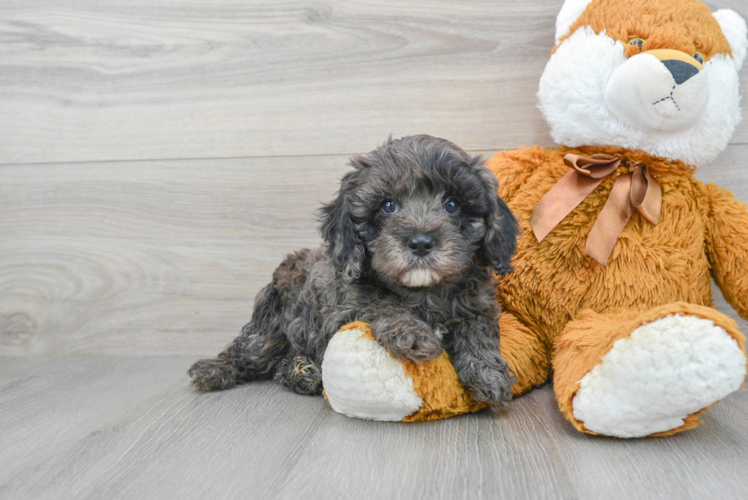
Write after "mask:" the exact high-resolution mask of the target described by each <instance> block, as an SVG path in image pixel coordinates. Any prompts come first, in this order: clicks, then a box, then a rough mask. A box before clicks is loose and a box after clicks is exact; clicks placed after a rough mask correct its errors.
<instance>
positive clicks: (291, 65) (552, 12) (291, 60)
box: [0, 0, 748, 164]
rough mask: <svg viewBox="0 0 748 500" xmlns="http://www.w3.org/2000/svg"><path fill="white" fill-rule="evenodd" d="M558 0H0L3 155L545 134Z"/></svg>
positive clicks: (340, 146) (286, 149)
mask: <svg viewBox="0 0 748 500" xmlns="http://www.w3.org/2000/svg"><path fill="white" fill-rule="evenodd" d="M561 4H562V2H561V0H533V1H527V0H512V1H502V2H496V1H492V0H473V1H467V0H465V1H461V2H440V1H438V0H430V1H423V0H404V1H400V2H397V5H396V7H395V6H394V4H392V3H391V2H389V1H386V0H377V1H363V2H347V1H344V0H323V1H317V2H308V1H302V2H298V1H295V0H272V1H268V0H255V1H249V2H247V1H243V0H242V1H239V0H218V1H213V2H210V3H209V4H206V3H205V2H200V1H193V0H181V1H178V2H174V1H170V0H139V1H136V2H127V3H116V2H104V3H102V2H98V1H96V0H65V1H61V2H58V1H55V2H52V1H51V0H22V1H18V0H13V1H6V2H3V3H2V5H0V20H1V21H0V38H1V39H2V40H3V43H2V44H0V108H2V110H3V112H2V113H0V164H3V163H5V164H7V163H36V162H50V161H56V162H73V161H93V160H128V159H164V158H212V157H221V158H226V157H239V156H275V155H310V154H337V153H352V152H359V151H362V150H367V149H369V148H370V145H371V144H372V142H373V141H379V140H381V138H382V137H384V136H386V135H387V134H388V133H390V132H392V133H394V134H395V135H396V136H400V135H407V134H413V133H430V134H433V135H437V136H444V137H448V138H450V139H452V140H454V141H456V142H457V143H459V144H462V145H463V146H464V147H465V148H469V149H500V148H514V147H517V146H518V145H520V144H550V137H549V135H548V129H547V126H546V124H545V123H544V122H543V120H542V117H541V115H540V112H539V111H538V109H537V108H536V99H535V93H536V91H537V86H538V80H539V78H540V75H541V74H542V71H543V68H544V67H545V64H546V62H547V60H548V58H549V56H550V49H551V47H552V44H553V33H554V24H555V17H556V15H557V13H558V11H559V8H560V6H561ZM711 5H712V7H713V8H715V9H716V8H718V7H721V6H730V7H732V8H733V9H735V10H737V11H738V12H740V13H741V14H743V16H744V17H748V6H746V4H745V3H744V2H742V0H720V1H714V2H711ZM742 81H743V88H744V89H745V88H748V86H746V85H745V84H746V82H748V70H746V71H743V74H742ZM733 141H734V142H735V143H748V124H746V123H743V124H742V125H741V126H740V127H739V129H738V131H737V132H736V134H735V137H734V139H733Z"/></svg>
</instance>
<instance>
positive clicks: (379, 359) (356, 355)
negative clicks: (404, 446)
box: [322, 330, 423, 421]
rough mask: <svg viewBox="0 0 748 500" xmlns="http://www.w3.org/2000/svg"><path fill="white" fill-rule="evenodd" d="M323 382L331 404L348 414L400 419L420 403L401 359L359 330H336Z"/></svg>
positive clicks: (330, 345) (324, 364) (358, 416)
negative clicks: (391, 354) (397, 358)
mask: <svg viewBox="0 0 748 500" xmlns="http://www.w3.org/2000/svg"><path fill="white" fill-rule="evenodd" d="M322 386H323V387H324V388H325V394H326V395H327V399H328V401H329V402H330V406H332V408H333V409H334V410H335V411H337V412H338V413H342V414H344V415H348V416H349V417H356V418H365V419H369V420H390V421H401V420H402V419H403V418H405V417H407V416H408V415H411V414H412V413H415V412H416V411H418V410H419V409H420V408H421V405H422V404H423V400H422V399H421V398H420V397H419V396H418V394H416V393H415V391H414V390H413V381H412V380H411V379H410V378H408V377H407V376H406V375H405V369H404V368H403V365H402V364H401V363H400V361H398V360H396V359H394V358H393V357H392V356H390V354H389V353H388V352H387V351H386V350H385V349H384V348H383V347H382V346H380V345H379V343H378V342H376V341H374V340H371V339H370V338H367V337H364V334H363V332H361V331H360V330H345V331H342V332H338V333H336V334H335V335H334V336H333V338H332V339H331V340H330V343H329V344H328V346H327V350H326V351H325V358H324V360H323V361H322Z"/></svg>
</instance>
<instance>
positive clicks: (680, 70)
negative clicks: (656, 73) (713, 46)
mask: <svg viewBox="0 0 748 500" xmlns="http://www.w3.org/2000/svg"><path fill="white" fill-rule="evenodd" d="M662 64H664V65H665V67H666V68H667V69H668V71H670V74H671V75H673V78H674V79H675V83H676V84H677V85H680V84H681V83H683V82H686V81H687V80H688V79H689V78H691V77H692V76H694V75H696V74H698V72H699V70H698V68H697V67H696V66H694V65H692V64H688V63H687V62H685V61H679V60H677V59H668V60H665V61H662Z"/></svg>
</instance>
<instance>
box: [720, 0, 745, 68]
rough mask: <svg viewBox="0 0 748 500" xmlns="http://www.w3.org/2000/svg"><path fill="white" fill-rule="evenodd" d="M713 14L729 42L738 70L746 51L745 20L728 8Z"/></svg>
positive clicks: (741, 65)
mask: <svg viewBox="0 0 748 500" xmlns="http://www.w3.org/2000/svg"><path fill="white" fill-rule="evenodd" d="M713 15H714V18H715V19H717V22H718V23H719V26H720V27H721V28H722V33H724V35H725V38H727V42H728V43H729V44H730V48H731V49H732V57H733V58H734V59H735V64H736V65H737V68H738V71H740V69H741V68H742V67H743V61H745V55H746V53H747V52H748V28H747V27H746V25H745V20H744V19H743V18H742V17H740V15H738V14H737V13H736V12H735V11H732V10H730V9H721V10H718V11H716V12H715V13H714V14H713Z"/></svg>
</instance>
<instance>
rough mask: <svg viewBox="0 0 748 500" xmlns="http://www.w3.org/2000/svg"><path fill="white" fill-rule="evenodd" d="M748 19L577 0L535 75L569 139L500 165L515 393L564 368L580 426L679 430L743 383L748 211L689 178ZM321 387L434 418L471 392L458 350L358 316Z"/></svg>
mask: <svg viewBox="0 0 748 500" xmlns="http://www.w3.org/2000/svg"><path fill="white" fill-rule="evenodd" d="M747 51H748V39H746V24H745V22H744V21H743V19H742V18H741V17H740V16H738V15H737V14H736V13H734V12H732V11H729V10H721V11H717V12H715V13H714V14H712V12H711V11H710V10H709V8H708V7H707V6H706V5H704V4H703V3H701V2H699V1H697V0H567V1H566V2H565V4H564V6H563V7H562V9H561V12H560V14H559V16H558V20H557V24H556V46H555V47H554V49H553V55H552V57H551V59H550V61H549V63H548V65H547V67H546V69H545V72H544V74H543V76H542V78H541V81H540V90H539V92H538V97H539V101H540V108H541V110H542V111H543V113H544V115H545V117H546V119H547V121H548V122H549V124H550V125H551V130H552V135H553V138H554V140H555V141H556V142H557V143H559V144H561V146H559V147H558V148H554V149H545V148H540V147H532V148H527V149H520V150H517V151H504V152H502V153H498V154H496V155H495V156H494V157H493V158H492V159H491V160H490V161H489V162H488V167H489V168H490V169H491V170H492V171H493V172H494V173H495V174H496V176H497V177H498V179H499V185H500V195H501V196H502V198H504V200H505V201H506V202H507V203H508V205H509V207H510V208H511V209H512V211H513V212H514V213H515V215H516V216H517V219H518V220H519V222H520V225H521V227H522V230H523V237H522V238H521V239H520V241H519V244H518V250H517V253H516V255H515V257H514V259H513V262H512V263H513V266H514V269H515V271H514V273H512V274H509V275H508V276H506V277H505V278H504V280H503V282H502V283H501V285H500V286H499V289H498V294H499V298H500V302H502V303H503V306H504V309H505V311H506V312H505V314H503V316H502V317H501V319H500V326H501V349H502V354H503V355H504V357H505V358H506V359H507V361H508V362H509V364H510V366H511V367H512V369H513V370H514V372H515V373H516V375H517V377H518V381H517V384H516V385H515V387H514V393H515V395H519V394H522V393H523V392H525V391H527V390H529V389H530V388H532V387H534V386H537V385H540V384H543V383H544V382H545V381H546V380H547V379H548V377H549V375H550V374H551V373H552V374H553V384H554V389H555V393H556V397H557V399H558V403H559V407H560V409H561V411H562V412H563V413H564V415H565V416H566V418H567V419H568V420H569V421H571V422H572V424H573V425H574V426H575V427H576V428H577V429H579V430H580V431H583V432H588V433H592V434H605V435H611V436H619V437H640V436H652V435H663V434H672V433H675V432H678V431H682V430H685V429H689V428H692V427H695V426H696V425H697V424H698V423H699V420H698V415H699V414H700V413H702V412H703V411H705V410H706V409H708V408H709V407H711V406H712V405H713V404H715V403H716V402H717V401H719V400H720V399H722V398H724V397H725V396H726V395H728V394H729V393H731V392H733V391H735V390H736V389H738V388H739V387H740V386H741V384H742V383H743V381H744V379H745V376H746V352H745V348H744V345H743V343H744V337H743V335H742V334H741V333H740V332H739V331H738V329H737V327H736V325H735V323H734V322H733V321H732V320H731V319H730V318H728V317H727V316H725V315H724V314H722V313H720V312H718V311H717V310H715V309H714V308H713V307H712V301H711V289H710V280H711V279H712V278H713V279H714V280H715V281H716V283H717V284H718V285H719V287H720V288H721V289H722V291H723V293H724V295H725V298H726V299H727V300H728V302H729V303H730V304H731V305H732V306H733V307H734V308H735V309H736V310H737V312H738V313H739V314H740V316H741V317H743V318H748V209H747V208H746V206H745V205H743V204H742V203H740V202H738V201H736V200H735V199H734V198H733V196H732V194H731V193H729V192H728V191H725V190H723V189H721V188H719V187H717V186H715V185H713V184H709V185H704V184H702V183H701V182H700V181H698V180H696V179H695V178H694V177H693V173H694V170H695V167H696V166H698V165H703V164H705V163H707V162H709V161H711V160H713V159H714V158H715V157H716V156H717V155H718V154H719V153H720V152H721V151H722V150H723V149H724V148H725V147H726V145H727V142H728V140H729V138H730V136H731V135H732V133H733V131H734V129H735V125H736V124H737V122H738V121H739V120H740V108H739V99H740V97H739V92H738V71H739V70H740V67H741V66H742V62H743V59H744V58H745V56H746V52H747ZM322 373H323V384H324V387H325V391H326V395H327V397H328V400H329V401H330V403H331V405H332V406H333V408H334V409H336V410H337V411H340V412H342V413H345V414H348V415H351V416H356V417H362V418H373V419H382V420H428V419H433V418H442V417H446V416H450V415H454V414H458V413H463V412H466V411H473V410H476V409H478V408H479V407H480V406H479V405H476V404H475V403H474V402H473V401H472V400H471V399H470V397H469V396H468V395H467V394H466V393H465V392H464V391H463V390H462V388H461V387H460V386H459V382H458V381H457V378H456V376H455V374H454V370H453V369H451V365H450V364H449V361H448V358H447V357H446V355H443V357H442V358H440V359H439V360H437V361H433V362H431V363H427V364H425V365H412V364H404V363H402V362H400V361H396V360H395V359H393V358H392V357H390V356H389V354H388V353H387V352H386V351H384V350H383V349H382V348H381V347H379V345H378V344H376V342H375V341H374V340H373V338H372V337H371V336H370V334H369V333H368V331H367V326H366V325H363V324H355V325H349V326H348V327H346V328H344V329H343V330H342V331H341V332H339V333H338V334H336V336H335V337H334V338H333V341H332V342H331V343H330V346H329V348H328V350H327V352H326V354H325V360H324V363H323V366H322Z"/></svg>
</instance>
